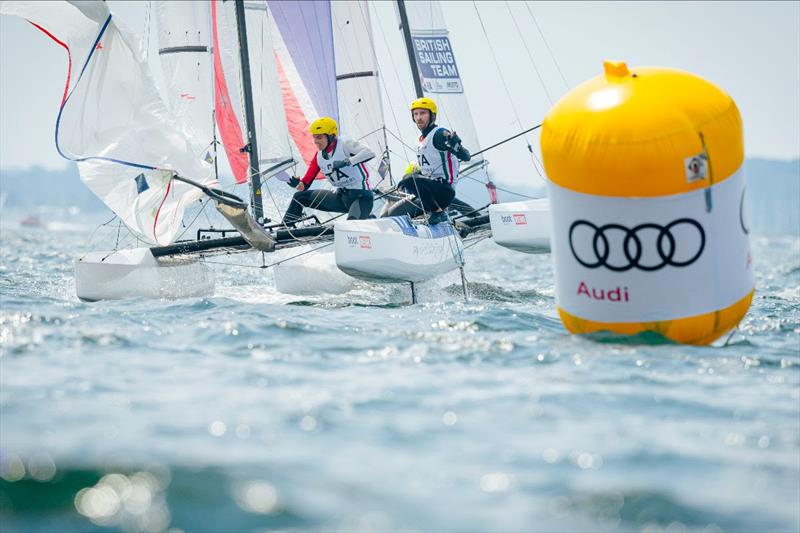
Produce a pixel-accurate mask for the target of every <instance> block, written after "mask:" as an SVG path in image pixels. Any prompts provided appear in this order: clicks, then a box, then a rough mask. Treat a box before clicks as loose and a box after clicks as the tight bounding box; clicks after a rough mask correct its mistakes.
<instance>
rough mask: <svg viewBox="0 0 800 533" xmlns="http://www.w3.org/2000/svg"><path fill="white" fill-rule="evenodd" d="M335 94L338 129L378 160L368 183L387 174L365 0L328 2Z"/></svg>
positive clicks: (371, 37) (374, 58) (376, 64)
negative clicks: (331, 17)
mask: <svg viewBox="0 0 800 533" xmlns="http://www.w3.org/2000/svg"><path fill="white" fill-rule="evenodd" d="M331 11H332V14H333V39H334V50H335V53H336V85H337V92H338V96H339V128H340V129H341V130H342V132H344V134H345V135H347V136H348V137H350V138H353V139H357V140H359V141H360V142H363V143H365V144H367V145H368V146H369V147H370V148H371V149H372V151H373V152H375V154H379V159H378V160H376V161H373V162H371V166H373V167H375V168H376V169H377V171H378V175H377V176H376V179H373V180H372V185H373V186H376V185H378V184H379V183H380V181H381V179H382V178H384V177H385V176H386V175H387V171H388V164H389V163H388V157H386V158H385V159H384V157H383V156H388V152H387V150H386V130H385V121H384V116H383V104H382V101H381V93H380V84H379V83H380V82H379V71H378V61H377V58H376V56H375V48H374V43H373V35H372V24H371V22H370V15H369V4H368V2H366V1H365V0H347V1H337V2H332V3H331Z"/></svg>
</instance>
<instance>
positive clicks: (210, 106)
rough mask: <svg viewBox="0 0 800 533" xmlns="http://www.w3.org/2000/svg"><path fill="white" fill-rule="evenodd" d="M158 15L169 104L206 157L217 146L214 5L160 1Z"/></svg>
mask: <svg viewBox="0 0 800 533" xmlns="http://www.w3.org/2000/svg"><path fill="white" fill-rule="evenodd" d="M155 13H156V22H157V26H158V56H159V58H160V60H161V66H162V71H163V75H164V81H165V83H166V87H164V88H163V89H164V91H165V93H166V95H167V103H168V104H169V107H170V111H171V112H172V115H173V116H174V117H175V118H176V119H177V120H178V121H179V123H180V124H181V126H182V127H183V128H184V130H185V132H186V133H187V135H192V136H193V137H194V138H195V140H196V142H197V144H198V145H200V146H202V148H203V153H201V154H197V155H198V156H201V157H206V155H210V151H212V150H213V143H214V117H213V112H214V95H213V79H212V77H213V68H212V54H211V3H210V2H208V1H207V0H189V1H182V2H170V1H167V0H158V1H157V2H155Z"/></svg>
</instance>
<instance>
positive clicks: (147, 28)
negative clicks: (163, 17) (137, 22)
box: [144, 0, 153, 61]
mask: <svg viewBox="0 0 800 533" xmlns="http://www.w3.org/2000/svg"><path fill="white" fill-rule="evenodd" d="M152 5H153V0H148V2H147V6H146V7H145V10H144V17H145V18H144V36H145V44H144V60H145V61H147V60H148V59H149V57H150V11H151V9H152Z"/></svg>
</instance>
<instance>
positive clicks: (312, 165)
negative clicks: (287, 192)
mask: <svg viewBox="0 0 800 533" xmlns="http://www.w3.org/2000/svg"><path fill="white" fill-rule="evenodd" d="M317 174H319V164H317V156H316V154H315V155H314V157H312V158H311V161H309V162H308V169H307V170H306V173H305V175H304V176H303V179H301V180H300V184H298V185H297V189H298V190H301V191H303V190H305V189H308V188H309V187H310V186H311V183H313V182H314V178H316V177H317ZM300 185H302V186H303V188H302V189H301V188H300Z"/></svg>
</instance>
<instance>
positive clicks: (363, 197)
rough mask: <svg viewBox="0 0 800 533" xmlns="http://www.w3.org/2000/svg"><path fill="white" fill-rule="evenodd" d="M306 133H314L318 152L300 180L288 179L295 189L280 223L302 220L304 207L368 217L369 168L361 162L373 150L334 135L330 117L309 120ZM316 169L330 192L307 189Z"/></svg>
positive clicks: (350, 217) (352, 217)
mask: <svg viewBox="0 0 800 533" xmlns="http://www.w3.org/2000/svg"><path fill="white" fill-rule="evenodd" d="M309 132H310V133H311V134H312V135H313V136H314V145H315V146H316V147H317V150H319V151H318V152H317V155H316V156H315V157H314V158H312V159H311V161H309V162H308V170H307V171H306V174H305V176H303V178H302V179H299V178H297V177H292V178H291V179H289V182H288V183H289V185H290V186H292V187H295V188H296V189H297V191H298V192H296V193H294V196H293V197H292V201H291V202H290V203H289V209H287V210H286V214H285V215H284V216H283V223H284V224H285V225H287V226H288V225H292V224H295V223H296V222H297V221H298V220H300V219H302V218H303V208H304V207H310V208H313V209H318V210H320V211H329V212H334V213H347V219H348V220H360V219H365V218H369V215H370V213H371V212H372V202H373V194H372V190H371V189H370V184H369V170H368V169H367V166H366V165H365V164H364V163H365V162H367V161H369V160H370V159H372V158H373V157H375V153H374V152H373V151H372V150H370V149H369V148H368V147H367V146H364V145H362V144H360V143H358V142H356V141H352V140H350V139H345V138H343V137H338V133H339V127H338V125H337V124H336V121H335V120H334V119H332V118H330V117H322V118H319V119H317V120H315V121H314V122H312V123H311V126H309ZM320 171H322V173H323V174H324V175H325V177H326V178H327V179H328V181H329V182H330V183H331V185H333V186H334V190H333V191H331V190H326V189H314V190H310V189H309V187H310V185H311V183H312V182H313V181H314V178H316V177H317V174H318V173H319V172H320Z"/></svg>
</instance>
